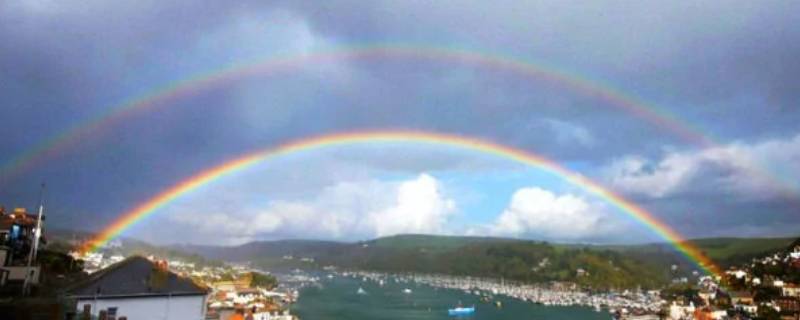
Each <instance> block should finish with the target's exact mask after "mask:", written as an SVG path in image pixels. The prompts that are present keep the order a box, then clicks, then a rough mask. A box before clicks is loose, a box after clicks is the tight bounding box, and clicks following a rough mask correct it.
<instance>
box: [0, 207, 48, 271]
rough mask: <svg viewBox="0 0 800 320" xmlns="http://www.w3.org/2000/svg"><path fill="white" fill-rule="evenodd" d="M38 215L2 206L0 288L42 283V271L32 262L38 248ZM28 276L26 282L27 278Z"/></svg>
mask: <svg viewBox="0 0 800 320" xmlns="http://www.w3.org/2000/svg"><path fill="white" fill-rule="evenodd" d="M37 220H38V215H32V214H29V213H28V212H27V211H26V210H25V208H15V209H14V210H13V211H12V212H6V210H5V208H4V207H0V286H3V285H5V284H6V283H23V282H25V281H26V280H27V281H28V282H29V283H30V284H34V285H36V284H38V283H39V273H40V268H39V267H38V266H37V265H36V264H35V263H30V265H31V266H28V265H29V260H30V259H33V258H34V256H33V255H31V254H32V249H33V247H35V246H36V244H35V243H36V240H37V239H36V224H37ZM26 277H27V279H26Z"/></svg>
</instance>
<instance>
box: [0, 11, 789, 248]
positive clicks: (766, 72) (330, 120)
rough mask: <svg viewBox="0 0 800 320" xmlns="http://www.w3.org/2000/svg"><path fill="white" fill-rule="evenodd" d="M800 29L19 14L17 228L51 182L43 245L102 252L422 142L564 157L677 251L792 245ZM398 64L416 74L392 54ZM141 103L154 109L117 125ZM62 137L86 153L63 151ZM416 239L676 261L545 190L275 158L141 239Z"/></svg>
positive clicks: (289, 178) (2, 99) (290, 174)
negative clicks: (133, 217) (98, 236)
mask: <svg viewBox="0 0 800 320" xmlns="http://www.w3.org/2000/svg"><path fill="white" fill-rule="evenodd" d="M790 12H800V3H797V2H792V1H758V2H720V1H698V2H692V3H672V2H667V1H656V2H647V3H644V2H635V1H593V2H585V3H584V2H563V1H536V2H527V1H491V3H490V2H486V1H434V2H431V1H368V2H364V1H326V2H324V3H320V2H318V1H236V2H234V3H231V2H208V3H198V2H196V1H115V2H108V1H76V2H70V1H47V0H35V1H17V0H7V1H2V2H0V40H1V41H0V119H2V125H0V168H2V170H3V171H2V172H0V204H3V205H5V206H6V207H9V208H10V207H19V206H23V207H28V208H30V209H33V208H34V207H35V206H36V205H37V202H38V199H39V189H40V184H41V183H42V182H44V183H45V184H46V192H45V196H44V199H45V204H46V213H47V221H46V224H47V227H48V228H60V229H75V230H87V231H98V230H101V229H103V228H104V227H105V226H106V225H108V224H110V223H111V222H113V221H114V220H115V219H116V218H118V217H120V216H121V215H123V214H124V213H125V212H127V211H129V210H131V209H133V208H135V207H136V206H137V205H138V204H141V203H143V202H145V201H147V200H148V199H150V198H152V197H154V196H156V195H158V194H159V193H161V192H163V191H164V190H166V189H168V188H169V187H170V186H173V185H176V184H178V183H180V182H181V181H183V180H185V179H187V178H189V177H191V176H193V175H195V174H197V173H199V172H203V171H204V170H207V169H209V168H212V167H214V166H216V165H219V164H222V163H224V162H226V161H229V160H231V159H234V158H236V157H237V156H240V155H243V154H247V153H250V152H254V151H257V150H268V149H269V148H274V147H276V146H279V145H281V144H284V143H287V142H290V141H299V140H303V139H304V138H309V137H316V136H320V135H327V134H335V133H343V132H359V131H380V130H408V131H421V132H433V133H441V134H449V135H456V136H461V137H466V138H470V139H480V140H482V141H489V142H491V143H495V144H499V145H503V146H507V147H510V148H514V149H518V150H522V151H525V152H528V153H531V154H535V155H539V156H543V157H546V158H548V159H551V160H553V161H555V162H556V163H558V164H559V165H561V166H563V167H565V168H567V169H569V170H571V171H574V172H576V173H578V174H580V175H582V176H585V177H587V178H589V179H591V180H593V181H595V182H597V183H598V184H600V185H602V186H604V187H605V188H607V189H608V190H610V191H612V192H614V193H617V194H619V195H621V196H622V197H624V198H626V199H628V200H630V201H632V202H634V203H636V204H638V205H640V206H641V207H643V208H645V209H646V210H647V211H648V212H649V213H650V214H652V215H653V216H654V217H656V218H657V219H659V220H660V221H662V222H663V223H665V224H666V225H669V226H670V227H671V228H673V229H674V230H675V231H677V232H678V233H679V234H681V235H683V236H685V237H689V238H697V237H717V236H741V237H755V236H763V237H774V236H797V233H798V230H800V182H798V181H800V125H798V123H800V105H798V102H799V101H800V80H798V79H799V78H800V60H798V59H797V58H796V57H798V56H800V42H798V41H797V39H800V22H797V19H795V17H793V16H792V15H791V14H790ZM369 48H373V50H375V51H377V52H379V53H374V54H364V51H366V50H368V49H369ZM376 48H377V49H376ZM381 48H383V49H381ZM387 48H389V49H387ZM390 48H402V49H395V53H394V54H391V53H380V52H385V51H391V49H390ZM358 50H362V51H361V52H362V54H357V52H359V51H358ZM381 50H383V51H381ZM399 51H402V52H403V53H398V52H399ZM333 52H339V53H340V54H338V55H337V54H332V53H333ZM443 52H444V53H443ZM341 53H350V54H341ZM445 53H447V54H445ZM476 57H478V58H476ZM487 61H489V62H487ZM276 65H280V66H279V67H275V66H276ZM271 66H272V67H271ZM225 70H239V71H238V72H230V71H229V72H228V73H225V72H224V71H225ZM221 72H222V73H221ZM220 74H223V75H224V76H223V77H220V78H218V81H206V82H203V85H198V86H195V87H191V89H190V90H183V91H181V92H179V93H176V94H170V93H171V92H173V91H171V90H172V89H171V88H175V87H176V86H177V87H180V86H181V85H182V84H187V83H188V84H191V83H192V80H193V79H194V80H196V79H209V77H211V78H213V76H214V75H220ZM165 95H166V96H168V97H167V98H165V97H164V96H165ZM146 97H156V98H157V99H154V100H153V102H152V103H149V104H147V105H146V107H143V108H133V109H135V110H133V111H130V112H127V111H126V112H127V113H125V114H124V115H122V116H120V115H119V114H118V113H117V112H119V110H122V109H124V107H125V105H126V104H128V103H129V102H131V101H138V99H142V98H146ZM158 97H161V98H158ZM115 114H117V116H113V115H115ZM107 115H112V117H111V118H110V119H111V121H105V120H103V119H109V118H104V116H107ZM76 130H77V131H76ZM69 132H80V134H79V135H76V136H73V138H72V140H69V139H67V140H64V139H62V140H59V137H62V138H63V137H64V136H66V135H68V133H69ZM52 141H56V143H51V142H52ZM65 141H66V142H65ZM401 233H431V234H449V235H477V236H503V237H516V238H525V239H537V240H548V241H559V242H583V243H640V242H649V241H663V240H664V239H661V238H659V237H658V236H657V235H655V234H654V233H653V232H652V231H651V230H649V229H648V228H646V227H644V226H642V225H641V224H639V223H637V222H636V221H635V219H632V218H631V217H630V216H628V215H627V214H625V213H624V212H622V211H621V210H619V209H618V208H616V207H615V206H614V205H613V204H610V203H608V202H606V201H605V200H604V199H602V198H600V197H597V196H596V195H593V194H592V193H590V192H587V191H586V190H584V189H583V188H581V186H578V185H573V184H570V183H569V182H568V181H565V180H564V179H562V178H560V177H558V176H554V175H552V174H549V173H547V172H545V171H542V170H541V169H538V168H534V167H530V166H526V165H523V164H520V163H516V162H513V161H510V160H508V159H505V158H502V157H498V156H497V155H491V154H487V153H485V152H479V151H475V150H469V149H465V148H459V147H455V146H444V145H430V144H424V143H415V142H394V143H387V142H375V143H365V144H357V145H339V146H332V147H325V148H317V149H312V150H305V151H302V152H296V153H290V154H288V155H285V156H280V157H276V158H270V159H268V160H266V161H263V162H260V163H258V164H257V165H254V166H252V167H250V168H247V169H245V170H242V171H239V172H235V173H233V174H230V175H227V176H224V177H222V178H220V179H217V180H215V181H213V182H211V183H209V184H207V185H204V186H203V187H201V188H198V189H197V190H194V191H193V192H190V193H187V194H185V195H182V196H181V197H179V198H178V199H176V200H175V201H173V202H170V203H169V204H167V205H165V206H164V207H162V208H160V209H159V210H157V211H156V212H154V213H153V214H152V215H151V216H149V217H148V218H146V219H143V220H142V221H140V222H139V223H137V224H136V225H134V226H132V227H131V228H129V229H127V230H126V231H125V232H124V234H123V235H124V236H129V237H135V238H139V239H142V240H147V241H151V242H154V243H186V242H191V243H202V244H220V243H221V244H238V243H244V242H247V241H253V240H268V239H285V238H310V239H327V240H340V241H355V240H363V239H371V238H374V237H380V236H387V235H393V234H401Z"/></svg>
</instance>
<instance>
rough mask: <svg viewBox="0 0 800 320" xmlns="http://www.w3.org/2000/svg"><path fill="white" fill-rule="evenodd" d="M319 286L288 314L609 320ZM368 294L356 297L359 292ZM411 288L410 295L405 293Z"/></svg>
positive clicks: (428, 290) (334, 282)
mask: <svg viewBox="0 0 800 320" xmlns="http://www.w3.org/2000/svg"><path fill="white" fill-rule="evenodd" d="M320 284H321V286H318V287H315V286H312V287H307V288H304V289H302V290H301V291H300V299H299V300H298V301H297V303H295V304H294V305H293V307H292V313H294V314H296V315H298V316H299V317H300V319H301V320H380V319H400V320H403V319H408V320H411V319H414V320H422V319H425V320H428V319H455V317H450V316H448V315H447V309H448V308H452V307H454V306H456V305H457V304H458V303H459V301H460V302H461V303H462V305H463V306H472V305H474V306H475V309H476V311H475V314H473V315H471V316H468V317H461V318H459V319H471V320H482V319H483V320H504V319H508V320H511V319H513V320H520V319H553V320H558V319H564V320H574V319H588V320H593V319H604V320H608V319H611V316H610V315H609V314H608V313H607V312H605V311H604V312H595V311H594V310H593V309H591V308H587V307H550V306H547V307H546V306H542V305H536V304H533V303H530V302H522V301H519V300H515V299H510V298H505V297H496V299H499V301H501V302H502V308H497V307H496V306H494V304H492V303H487V302H480V300H479V297H478V296H476V295H471V294H466V293H464V292H463V291H460V290H449V289H438V288H432V287H429V286H425V285H415V284H413V283H394V282H393V281H389V282H388V283H386V285H384V286H382V287H381V286H379V285H378V284H377V283H375V282H372V281H368V282H363V281H361V280H359V279H353V278H346V277H336V278H334V279H325V280H322V281H321V282H320ZM359 287H361V288H363V289H364V291H366V293H364V294H358V293H357V292H358V288H359ZM406 288H409V289H411V290H412V293H410V294H407V293H403V289H406Z"/></svg>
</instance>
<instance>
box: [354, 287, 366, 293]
mask: <svg viewBox="0 0 800 320" xmlns="http://www.w3.org/2000/svg"><path fill="white" fill-rule="evenodd" d="M356 293H357V294H367V292H366V291H364V288H362V287H358V291H356Z"/></svg>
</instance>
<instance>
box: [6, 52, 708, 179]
mask: <svg viewBox="0 0 800 320" xmlns="http://www.w3.org/2000/svg"><path fill="white" fill-rule="evenodd" d="M380 58H411V59H427V60H432V61H453V62H457V63H468V64H475V65H478V66H483V67H485V68H493V69H497V70H502V71H506V72H513V73H517V74H520V75H522V76H526V77H533V78H537V79H541V80H545V81H548V82H550V83H553V84H556V85H558V86H561V87H564V88H568V89H571V90H574V91H576V92H580V93H582V94H584V95H586V96H589V97H594V98H597V99H599V100H601V101H604V102H606V103H607V104H608V105H609V106H614V107H617V108H620V109H621V110H624V111H626V112H628V113H630V114H632V115H634V116H636V117H638V118H641V119H643V120H645V121H647V122H649V123H652V124H654V125H656V126H658V127H660V128H663V129H665V130H667V131H669V132H671V133H673V134H675V135H677V136H679V137H681V138H683V139H685V140H686V141H689V142H691V143H694V144H699V145H705V146H707V145H712V144H713V143H712V139H710V138H709V137H708V136H706V135H704V134H702V133H701V131H700V130H699V129H697V128H694V127H692V126H690V125H689V124H687V123H685V122H682V121H680V120H678V119H677V118H675V117H674V116H673V115H671V114H670V113H669V112H667V111H665V110H662V109H659V108H657V107H655V106H652V105H647V104H645V103H643V102H641V101H638V100H637V99H635V98H633V97H629V96H626V95H624V94H623V93H621V92H620V91H618V90H615V89H612V88H611V87H609V86H608V85H602V84H600V83H597V82H592V81H589V80H585V79H584V78H582V77H580V76H579V75H577V74H571V73H567V72H563V71H559V70H556V69H555V68H552V67H548V66H545V65H543V64H536V63H531V62H528V61H524V60H520V59H517V58H513V57H508V56H503V55H499V54H495V53H482V52H478V51H475V50H472V49H460V48H445V47H432V46H416V45H415V46H411V45H385V44H382V45H364V46H352V47H344V48H337V49H332V50H328V51H321V52H316V53H311V54H304V55H297V54H295V55H288V56H280V57H270V58H268V59H266V60H261V61H253V62H247V63H241V64H235V65H231V66H227V67H225V68H221V69H217V70H214V71H212V72H207V73H202V74H198V75H196V76H194V77H190V78H187V79H185V80H182V81H178V82H174V83H171V84H169V85H167V86H164V87H162V88H159V89H158V90H155V91H152V92H149V93H147V94H145V95H141V96H136V97H133V98H131V99H129V100H127V101H125V102H123V103H121V104H119V105H117V106H114V107H110V108H108V110H107V111H106V112H104V113H101V114H99V115H97V116H96V117H93V118H91V119H89V120H88V121H86V122H83V123H79V124H78V125H75V126H73V127H71V128H68V129H66V130H65V131H62V132H61V133H59V134H57V135H54V136H52V137H50V138H49V139H46V140H44V141H43V142H42V143H40V144H37V145H35V146H34V147H32V148H30V149H28V150H26V151H24V152H22V153H20V154H18V155H17V156H15V157H13V158H11V159H10V160H8V161H7V162H6V163H4V164H3V165H1V166H0V181H4V180H9V179H11V178H13V177H14V176H17V175H19V174H20V173H22V172H25V171H27V170H29V169H31V168H32V167H34V166H36V165H37V164H39V163H42V162H44V161H46V160H48V159H51V158H54V157H56V156H58V155H60V154H62V153H64V152H66V151H68V150H69V149H70V148H71V147H72V146H75V145H77V144H79V143H81V141H85V140H86V138H88V137H91V136H94V135H98V134H100V133H101V132H103V131H104V130H107V129H109V128H112V127H113V126H114V125H116V124H118V123H121V122H123V121H124V120H126V119H128V118H130V117H132V116H134V115H136V114H139V113H143V112H145V111H148V110H152V109H156V108H158V107H162V106H167V105H169V104H170V102H171V101H175V100H178V99H180V98H182V97H187V96H191V95H193V94H196V93H199V92H203V91H204V90H208V89H211V88H214V87H218V86H222V85H225V84H227V83H231V82H235V81H237V80H239V79H242V78H246V77H252V76H267V75H272V74H276V73H280V72H289V71H292V70H295V69H297V68H299V67H302V66H304V65H310V64H315V63H323V62H332V61H341V60H346V59H380Z"/></svg>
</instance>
